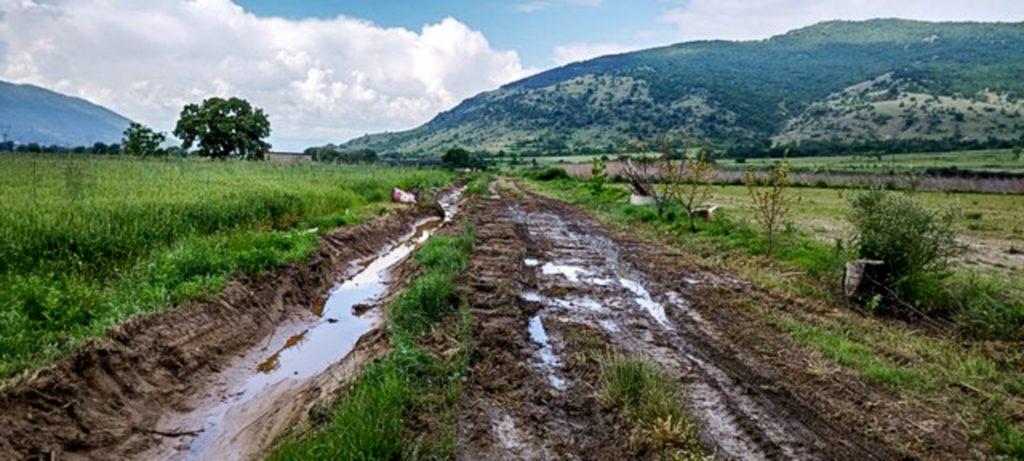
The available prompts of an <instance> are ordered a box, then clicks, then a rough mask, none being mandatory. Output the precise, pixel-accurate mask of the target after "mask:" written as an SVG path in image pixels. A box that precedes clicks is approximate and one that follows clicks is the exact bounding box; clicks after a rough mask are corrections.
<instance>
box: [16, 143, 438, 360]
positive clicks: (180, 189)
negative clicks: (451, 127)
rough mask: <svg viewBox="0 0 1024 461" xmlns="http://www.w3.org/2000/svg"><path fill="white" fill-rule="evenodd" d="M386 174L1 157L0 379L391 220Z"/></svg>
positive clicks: (415, 184)
mask: <svg viewBox="0 0 1024 461" xmlns="http://www.w3.org/2000/svg"><path fill="white" fill-rule="evenodd" d="M450 179H451V177H450V176H449V175H447V174H445V173H442V172H437V171H416V170H396V169H388V168H380V167H332V166H315V167H314V166H278V165H270V164H256V163H244V162H202V161H146V160H128V159H120V158H101V157H73V158H64V157H58V158H55V157H52V156H45V155H40V156H23V155H16V156H15V155H4V156H0V196H3V197H4V200H3V201H2V202H0V306H2V307H0V309H2V311H0V319H2V322H0V377H8V376H11V375H12V374H14V373H18V372H20V371H23V370H25V369H28V368H30V367H37V366H39V365H42V364H45V363H48V362H51V361H53V360H55V359H57V358H59V357H61V356H63V355H65V354H67V353H68V352H70V351H73V350H75V348H77V347H79V346H81V345H82V344H83V343H84V342H85V341H87V340H89V339H91V338H95V337H97V336H99V335H101V334H103V333H104V332H105V331H106V330H107V329H109V328H111V327H112V326H114V325H116V324H118V323H119V322H122V321H123V320H125V319H126V318H128V317H130V316H133V315H136V314H141V313H149V312H155V311H159V310H161V309H165V308H167V307H169V306H172V305H175V304H179V303H184V302H187V301H190V300H194V299H205V298H209V297H211V296H216V295H217V294H218V293H219V292H220V291H221V290H222V289H223V288H224V287H225V286H226V284H227V282H228V281H229V280H230V279H231V277H232V276H233V275H235V274H238V273H250V274H255V273H258V272H260V271H264V270H267V269H270V268H273V267H275V266H278V265H281V264H284V263H287V262H290V261H297V260H301V259H304V258H306V257H307V256H308V255H310V254H311V252H312V251H313V250H314V249H315V248H316V245H317V242H318V237H319V234H318V232H319V233H322V232H326V231H328V230H331V229H333V228H335V227H337V226H345V225H353V224H357V223H360V222H363V221H365V220H366V219H367V218H369V217H372V216H375V215H377V214H378V213H380V212H382V211H385V210H386V209H387V208H388V207H389V206H391V205H389V202H390V196H389V192H390V188H391V187H393V186H403V187H411V188H416V189H421V190H428V189H429V188H431V187H437V186H441V185H443V184H445V183H447V182H448V181H450Z"/></svg>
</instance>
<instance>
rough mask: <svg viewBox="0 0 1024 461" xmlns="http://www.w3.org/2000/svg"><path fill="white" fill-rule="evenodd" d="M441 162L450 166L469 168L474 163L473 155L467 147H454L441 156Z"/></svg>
mask: <svg viewBox="0 0 1024 461" xmlns="http://www.w3.org/2000/svg"><path fill="white" fill-rule="evenodd" d="M441 162H442V163H444V164H445V165H447V166H448V167H449V168H469V167H471V166H472V165H473V156H472V155H471V154H470V153H469V151H468V150H466V149H463V148H461V147H453V148H451V149H448V151H447V152H445V153H444V155H442V156H441Z"/></svg>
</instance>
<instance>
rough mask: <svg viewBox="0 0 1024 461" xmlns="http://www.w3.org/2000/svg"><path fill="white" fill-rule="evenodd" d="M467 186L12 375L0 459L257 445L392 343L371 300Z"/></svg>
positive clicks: (250, 452)
mask: <svg viewBox="0 0 1024 461" xmlns="http://www.w3.org/2000/svg"><path fill="white" fill-rule="evenodd" d="M461 192H462V190H461V189H460V190H457V191H455V192H454V193H451V194H447V195H446V196H445V198H444V199H443V200H441V206H426V207H412V208H408V209H405V210H402V211H399V212H395V213H390V214H387V215H385V216H383V217H381V218H378V219H376V220H373V221H371V222H369V223H367V224H365V225H362V226H358V227H355V228H344V229H340V230H339V231H336V232H335V233H333V234H331V235H329V236H327V237H325V239H324V241H323V244H322V245H321V249H320V251H319V252H318V253H317V254H316V255H315V256H314V257H313V258H311V259H310V260H309V261H306V262H303V263H300V264H294V265H292V266H289V267H286V268H284V269H282V270H278V271H274V272H273V273H269V274H264V275H261V276H257V277H254V278H245V277H243V278H240V279H238V280H236V281H234V282H233V283H232V285H231V286H230V287H229V288H228V290H227V291H226V292H225V294H224V295H222V296H221V297H220V299H219V300H217V301H216V302H212V303H196V304H193V305H188V306H183V307H179V308H177V309H174V310H170V311H167V312H164V313H162V314H157V315H152V316H146V317H141V318H138V319H134V320H131V321H129V322H127V323H125V324H123V325H121V326H119V327H118V328H117V329H116V330H114V331H112V332H111V333H110V335H109V337H108V338H105V339H103V340H100V341H96V342H94V343H93V344H90V345H89V346H87V347H86V348H84V349H83V350H82V351H80V352H79V353H76V354H75V355H74V356H72V357H69V358H68V359H66V360H63V361H61V362H59V363H57V364H55V365H53V366H50V367H47V368H44V369H42V370H39V371H37V372H36V373H34V374H33V375H31V376H26V377H23V378H22V379H20V380H18V381H15V382H11V383H8V384H7V385H6V386H5V387H4V388H3V389H0V459H26V458H29V459H32V458H42V459H247V458H249V457H252V456H255V455H257V454H259V453H260V452H261V451H262V450H264V449H266V448H267V447H268V446H269V445H270V444H271V443H272V442H273V441H274V439H275V437H277V436H278V435H280V434H281V433H282V432H283V431H284V430H286V429H288V428H289V427H292V426H294V425H295V424H297V423H300V422H302V421H304V420H305V418H306V415H307V413H308V411H309V410H310V409H311V408H312V407H313V406H314V405H315V404H317V403H319V402H321V401H323V400H326V399H328V398H331V397H333V396H334V394H335V393H336V392H337V390H338V389H339V388H340V387H342V386H343V385H344V384H345V383H347V382H349V381H350V380H351V379H352V378H354V377H355V376H357V375H358V371H359V370H360V369H361V367H362V365H364V364H365V363H367V362H369V361H371V360H373V359H374V358H376V357H378V356H379V355H380V354H382V353H383V352H385V351H386V347H387V345H386V343H387V342H386V341H383V338H384V335H383V333H382V332H381V331H380V330H379V325H380V315H379V313H378V312H377V311H376V310H375V309H376V307H377V306H378V305H379V304H380V303H381V302H382V301H383V300H385V299H387V297H388V296H389V294H390V292H391V291H392V290H391V289H392V288H393V285H395V284H400V283H401V280H391V279H392V278H394V277H393V276H394V272H395V271H394V270H393V268H394V267H395V266H396V265H397V264H399V263H401V262H402V261H403V260H405V258H406V257H407V256H408V255H409V254H410V253H411V252H412V251H413V250H414V249H415V247H416V246H417V245H418V244H419V243H422V241H423V240H425V239H426V237H427V236H429V235H430V233H432V232H433V231H434V230H435V229H436V228H437V227H438V226H439V225H441V223H442V220H444V221H447V220H448V219H450V218H451V214H452V213H453V212H454V211H455V209H456V204H455V201H456V200H457V199H458V198H459V197H460V196H461ZM398 278H399V279H400V278H401V277H400V276H398ZM338 280H342V281H343V282H342V283H340V284H338Z"/></svg>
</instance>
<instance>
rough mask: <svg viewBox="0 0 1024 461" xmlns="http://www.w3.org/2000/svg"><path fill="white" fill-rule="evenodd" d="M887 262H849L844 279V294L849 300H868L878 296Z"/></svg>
mask: <svg viewBox="0 0 1024 461" xmlns="http://www.w3.org/2000/svg"><path fill="white" fill-rule="evenodd" d="M884 268H885V261H877V260H872V259H857V260H853V261H847V263H846V274H845V276H844V277H843V294H845V295H846V296H847V297H848V298H857V299H868V298H871V297H872V296H874V295H876V294H878V291H879V290H878V288H879V286H878V280H881V279H882V275H883V274H882V271H883V270H884Z"/></svg>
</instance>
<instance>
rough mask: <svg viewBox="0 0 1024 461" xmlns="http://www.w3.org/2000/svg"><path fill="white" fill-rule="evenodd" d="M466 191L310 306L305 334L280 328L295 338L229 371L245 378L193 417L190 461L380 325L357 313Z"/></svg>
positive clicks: (230, 437) (228, 439)
mask: <svg viewBox="0 0 1024 461" xmlns="http://www.w3.org/2000/svg"><path fill="white" fill-rule="evenodd" d="M462 190H464V188H462V189H459V190H456V191H455V192H453V193H450V194H449V195H448V196H446V197H444V198H443V199H442V200H440V201H439V204H440V205H441V207H442V208H443V209H444V212H445V217H444V220H442V219H440V218H429V219H426V220H423V221H420V222H419V223H417V225H416V228H415V230H414V231H413V232H412V233H411V234H409V235H406V236H404V237H403V238H402V239H400V241H401V242H402V243H400V244H397V245H395V246H393V247H391V248H390V249H389V250H386V252H384V253H382V254H379V255H378V256H376V257H373V258H367V259H365V260H363V261H360V262H358V263H357V264H355V267H354V268H353V270H354V271H357V272H356V273H355V275H353V276H352V277H350V278H349V279H348V280H346V281H344V282H342V283H341V284H339V285H338V286H336V287H335V288H334V289H333V290H332V291H331V292H330V294H329V295H328V296H327V299H326V300H325V301H324V302H323V303H322V304H319V303H318V304H317V305H315V306H312V309H311V311H312V313H313V314H314V315H316V316H317V319H316V320H315V321H313V322H312V323H311V324H310V325H308V326H307V328H306V329H305V330H304V331H301V332H299V333H298V334H294V333H295V332H294V326H293V327H292V330H291V333H288V331H289V328H287V327H286V326H282V327H281V329H280V330H279V333H275V335H278V334H291V336H289V337H288V339H287V340H285V341H284V342H283V343H282V344H281V345H280V346H279V347H278V348H277V350H276V351H275V352H273V353H272V354H270V355H269V356H266V357H265V358H264V359H262V360H260V361H259V363H258V364H256V365H251V364H250V365H247V366H248V367H249V368H247V369H237V370H228V371H229V372H232V371H235V372H237V373H238V374H239V375H242V376H244V378H241V379H240V380H239V381H231V382H229V384H228V386H229V387H228V389H227V392H225V393H224V394H223V395H226V397H224V398H223V399H222V400H221V401H220V402H217V403H216V404H215V405H214V406H212V407H205V408H203V409H200V410H199V412H198V413H196V414H195V417H196V418H197V420H198V421H203V425H202V430H201V432H200V434H199V436H198V437H196V438H195V439H193V440H192V441H191V442H190V443H189V444H188V445H187V447H188V448H187V449H188V452H187V456H186V457H187V459H204V458H206V457H208V452H209V451H218V450H221V449H222V448H223V445H225V444H226V445H227V446H228V448H229V449H230V445H231V444H232V443H237V442H234V438H235V437H236V435H237V434H240V433H241V432H242V431H244V430H246V429H248V426H250V425H251V424H253V423H255V422H256V421H258V419H259V417H260V416H261V415H258V414H257V415H253V414H251V412H249V413H247V412H246V407H247V405H252V404H254V401H256V400H257V399H260V400H263V399H272V398H278V399H279V398H282V397H283V396H282V395H275V394H277V393H281V392H289V391H281V390H279V389H282V388H283V387H282V386H278V384H283V383H286V382H291V383H296V384H298V383H302V382H304V381H307V380H309V379H312V378H315V377H317V376H319V375H321V374H322V373H323V372H324V371H326V370H327V369H328V368H330V367H331V366H332V365H333V364H335V363H338V362H340V361H342V360H343V359H344V358H345V357H346V356H348V355H349V354H350V353H351V352H352V350H353V349H354V348H355V345H356V343H357V342H358V341H359V340H360V338H362V337H363V335H365V334H366V333H368V332H370V331H371V330H372V329H373V328H375V327H376V326H377V325H378V324H379V323H380V322H381V316H380V315H379V313H378V312H376V311H374V310H371V311H369V312H366V313H363V314H362V315H359V314H358V313H357V310H358V311H360V312H361V311H362V310H363V308H365V306H367V305H373V304H374V303H375V302H377V301H378V300H379V299H380V298H381V297H382V296H384V295H385V294H386V293H387V290H388V282H389V278H390V271H391V269H392V268H393V267H394V266H395V265H396V264H398V263H399V262H401V261H402V260H404V259H405V258H406V257H408V256H409V255H410V254H411V253H412V252H413V251H415V249H416V248H417V247H418V246H419V245H420V244H422V243H423V242H425V241H426V240H427V239H428V238H429V237H430V236H431V234H433V232H434V231H435V230H436V229H437V228H438V227H439V226H440V225H441V223H442V222H447V221H450V220H451V219H452V218H453V217H454V215H455V214H456V213H457V212H458V209H457V208H456V204H457V203H458V199H459V197H460V196H461V192H462ZM357 306H358V307H357ZM272 341H273V340H272ZM248 363H251V362H248ZM239 366H242V364H240V365H239ZM236 368H237V367H236ZM231 374H233V373H228V375H231ZM284 387H286V388H287V387H289V386H284ZM290 388H291V389H295V388H297V387H296V386H291V387H290ZM229 415H231V416H230V418H229ZM239 415H241V416H239ZM229 419H230V422H229ZM214 447H217V448H214ZM235 451H237V452H241V451H244V449H243V448H242V447H238V449H237V450H235ZM227 452H231V451H227Z"/></svg>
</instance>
